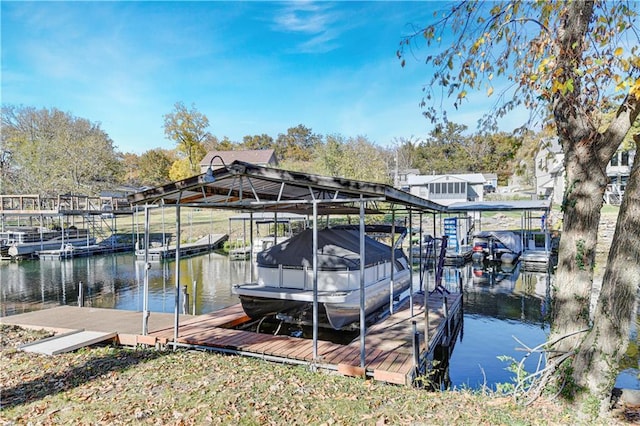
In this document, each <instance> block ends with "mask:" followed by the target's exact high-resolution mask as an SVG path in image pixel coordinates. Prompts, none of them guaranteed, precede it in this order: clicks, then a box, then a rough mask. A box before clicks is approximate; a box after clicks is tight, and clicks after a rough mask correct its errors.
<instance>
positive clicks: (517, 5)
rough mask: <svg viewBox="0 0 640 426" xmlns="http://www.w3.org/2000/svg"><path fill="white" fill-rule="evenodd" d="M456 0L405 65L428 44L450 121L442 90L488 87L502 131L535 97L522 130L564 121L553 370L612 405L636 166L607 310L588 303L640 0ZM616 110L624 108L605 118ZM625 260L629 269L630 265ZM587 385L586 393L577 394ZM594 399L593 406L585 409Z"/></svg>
mask: <svg viewBox="0 0 640 426" xmlns="http://www.w3.org/2000/svg"><path fill="white" fill-rule="evenodd" d="M446 5H447V6H446V8H447V9H446V10H445V11H443V12H442V13H441V14H436V15H435V16H434V21H433V22H431V23H428V24H427V25H425V26H421V27H420V29H419V30H418V31H416V32H415V34H413V35H412V36H409V37H407V38H405V39H403V40H402V41H401V44H400V49H399V50H398V57H399V58H400V59H401V61H402V65H403V66H404V65H405V61H406V59H405V58H406V56H407V54H408V53H409V52H411V54H412V55H415V54H416V51H418V52H419V49H421V48H426V49H428V51H429V53H428V54H427V56H426V63H427V64H428V65H429V66H431V67H432V69H433V71H432V76H431V78H430V80H429V81H428V83H427V84H426V85H425V88H424V93H425V94H424V97H423V100H422V106H423V108H425V110H424V115H425V116H426V117H427V118H429V119H431V120H433V121H439V120H445V121H446V119H447V116H446V110H442V100H443V97H448V98H451V99H452V100H453V105H452V106H453V107H454V108H456V109H458V108H462V107H463V106H464V105H465V100H466V99H467V98H468V95H469V92H470V91H472V90H479V91H481V92H484V93H486V95H488V96H492V97H494V98H497V99H496V102H495V106H494V108H493V109H492V110H491V111H487V116H486V117H485V119H484V120H483V122H482V124H484V126H485V128H487V129H495V128H496V124H497V120H498V119H499V118H501V117H503V116H505V115H506V114H507V113H509V112H510V111H512V110H513V109H515V108H521V107H525V108H526V109H527V110H528V111H530V113H531V116H530V117H531V118H530V121H529V122H527V123H524V125H523V129H526V128H527V127H530V126H531V124H533V122H534V121H535V120H538V121H539V123H540V124H544V125H545V126H548V127H552V128H554V129H555V132H556V133H557V137H558V138H559V141H560V143H561V145H562V147H563V150H564V154H565V157H564V169H565V174H566V189H565V193H564V201H563V205H562V209H563V212H564V219H563V229H562V239H561V243H560V249H559V259H558V267H557V272H556V276H555V285H554V294H553V300H554V303H553V312H552V329H551V330H552V332H551V335H550V337H549V347H548V350H549V351H550V352H549V354H552V356H551V357H550V359H549V368H550V369H555V370H554V372H555V373H556V374H555V375H554V376H553V377H555V378H558V379H564V383H565V384H566V383H574V384H577V387H574V388H571V389H570V388H568V387H565V388H564V389H565V391H569V392H568V394H571V396H572V397H576V396H580V398H578V400H580V401H583V402H592V401H594V399H595V400H597V401H599V404H595V406H598V405H599V406H600V408H601V409H606V408H607V407H608V401H609V395H610V392H611V389H612V387H613V383H614V382H613V381H614V380H615V377H616V375H617V365H618V361H619V360H620V357H621V356H622V355H623V354H624V351H625V348H626V344H627V342H628V337H629V322H630V318H631V314H632V309H633V303H632V302H633V301H634V300H635V294H636V290H637V287H638V284H639V281H640V279H639V278H638V277H640V248H639V245H640V197H639V196H638V190H639V189H638V184H637V182H638V180H640V176H638V175H639V174H640V167H638V165H637V164H636V166H635V167H634V169H633V175H632V176H631V178H630V182H629V185H628V189H627V193H626V194H625V198H624V200H623V205H622V206H621V212H620V217H619V220H618V228H617V229H616V234H615V236H614V241H613V244H612V250H611V254H610V257H609V264H608V266H607V270H606V271H605V278H604V282H603V285H602V291H601V293H600V299H599V302H598V305H597V306H598V308H597V309H595V310H593V311H590V303H589V302H590V300H591V291H592V284H593V276H594V273H593V270H594V267H595V253H596V250H595V249H596V242H597V235H598V234H597V231H598V223H599V220H600V210H601V208H602V205H603V195H604V192H605V189H606V186H607V184H608V178H607V175H606V166H607V163H608V162H609V160H610V159H611V157H612V155H613V154H614V153H615V152H616V150H617V149H618V148H619V146H620V144H621V143H622V141H623V139H624V138H625V137H626V136H627V134H629V133H630V132H631V131H632V126H633V124H634V122H635V121H636V120H637V118H638V113H639V112H640V78H639V76H640V57H639V56H638V49H639V48H640V43H638V27H637V16H638V10H637V8H638V3H635V2H628V1H615V2H614V1H593V0H590V1H553V2H550V1H534V2H530V1H508V2H488V3H484V2H475V1H462V2H455V3H446ZM497 81H500V82H501V83H500V84H498V83H496V82H497ZM505 81H506V82H507V84H502V82H505ZM607 112H613V114H612V116H609V117H610V118H609V119H608V121H605V120H606V119H605V116H606V115H605V114H606V113H607ZM636 163H638V161H636ZM634 241H635V243H634ZM611 256H614V257H613V258H612V257H611ZM615 267H618V268H620V267H623V268H624V273H618V272H617V271H614V270H613V268H615ZM623 299H625V300H623ZM630 302H631V303H630ZM549 371H551V370H549ZM578 389H581V390H585V391H586V392H574V391H576V390H578ZM589 405H590V406H594V404H585V405H584V407H587V406H589Z"/></svg>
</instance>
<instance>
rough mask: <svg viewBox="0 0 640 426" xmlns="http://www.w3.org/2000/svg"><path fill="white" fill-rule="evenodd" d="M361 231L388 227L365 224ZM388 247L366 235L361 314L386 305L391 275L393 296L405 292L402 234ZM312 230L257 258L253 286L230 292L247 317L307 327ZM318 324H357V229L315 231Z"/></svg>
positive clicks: (310, 312)
mask: <svg viewBox="0 0 640 426" xmlns="http://www.w3.org/2000/svg"><path fill="white" fill-rule="evenodd" d="M366 228H367V229H366V231H367V232H376V234H377V235H379V232H380V231H381V229H383V228H384V229H385V230H386V233H387V234H388V235H390V230H391V227H390V226H384V225H383V226H375V225H368V226H367V227H366ZM397 230H398V232H399V233H401V235H400V236H399V238H397V241H396V243H395V245H394V249H393V252H394V253H395V254H394V256H395V258H394V262H393V263H392V248H391V247H390V246H389V245H386V244H384V243H382V242H380V241H377V240H375V239H373V238H371V237H369V236H367V235H365V236H364V239H365V269H364V278H365V297H364V308H365V315H367V316H369V315H370V314H372V313H374V312H377V311H378V310H380V309H382V308H384V307H385V306H388V305H389V299H390V291H391V290H390V283H391V271H392V270H393V294H394V298H396V299H397V298H398V297H399V296H400V294H401V293H402V292H403V291H405V290H407V289H408V288H409V284H410V271H409V262H408V259H407V257H406V255H405V254H404V252H403V251H402V249H400V248H398V247H401V244H402V240H403V238H404V236H405V235H406V229H404V228H399V227H398V228H397ZM312 247H313V230H312V229H307V230H305V231H303V232H301V233H299V234H297V235H295V236H293V237H291V238H290V239H288V240H287V241H284V242H282V243H279V244H277V245H275V246H273V247H271V248H270V249H267V250H265V251H263V252H261V253H259V254H258V256H257V259H256V263H257V282H255V283H249V284H241V285H236V286H234V287H233V290H232V291H233V293H234V294H237V295H238V296H239V297H240V301H241V302H242V307H243V308H244V310H245V312H246V313H247V315H248V316H250V317H251V318H262V317H265V316H269V315H277V314H280V315H279V317H280V318H284V319H287V320H289V321H290V322H301V323H311V321H312V316H313V301H314V294H313V284H314V270H313V258H314V253H313V249H312ZM316 256H317V268H318V270H317V273H318V287H317V294H318V299H317V301H318V307H319V312H318V319H319V325H321V326H327V327H331V328H333V329H336V330H339V329H344V328H348V327H349V326H351V325H353V324H354V323H356V322H358V321H359V319H360V260H361V259H360V232H359V227H358V226H342V227H335V228H326V229H322V230H318V251H317V253H316Z"/></svg>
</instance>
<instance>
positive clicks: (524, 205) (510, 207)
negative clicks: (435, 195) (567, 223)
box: [448, 200, 551, 212]
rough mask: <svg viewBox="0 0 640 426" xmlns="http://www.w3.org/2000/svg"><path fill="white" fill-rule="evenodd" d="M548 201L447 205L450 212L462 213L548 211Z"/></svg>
mask: <svg viewBox="0 0 640 426" xmlns="http://www.w3.org/2000/svg"><path fill="white" fill-rule="evenodd" d="M550 208H551V201H550V200H516V201H471V202H465V203H454V204H451V205H449V208H448V210H449V211H450V212H463V211H465V212H466V211H478V212H482V211H489V212H490V211H515V210H520V211H522V210H549V209H550Z"/></svg>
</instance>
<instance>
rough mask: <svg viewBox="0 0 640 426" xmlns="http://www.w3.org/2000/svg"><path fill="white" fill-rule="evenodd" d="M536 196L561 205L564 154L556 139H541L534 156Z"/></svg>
mask: <svg viewBox="0 0 640 426" xmlns="http://www.w3.org/2000/svg"><path fill="white" fill-rule="evenodd" d="M535 179H536V194H537V195H538V198H541V199H550V200H551V201H552V202H553V203H557V204H561V203H562V197H563V194H564V152H563V151H562V147H561V146H560V142H559V141H558V138H549V139H543V140H542V141H540V148H539V149H538V152H537V154H536V156H535Z"/></svg>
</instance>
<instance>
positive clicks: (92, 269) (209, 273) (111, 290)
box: [0, 253, 638, 389]
mask: <svg viewBox="0 0 640 426" xmlns="http://www.w3.org/2000/svg"><path fill="white" fill-rule="evenodd" d="M151 265H152V267H151V269H150V270H149V310H150V311H151V312H174V303H175V261H165V262H159V263H155V262H154V263H152V264H151ZM252 268H253V265H252V264H251V263H250V262H248V261H230V260H229V259H228V258H227V257H226V256H221V255H219V254H215V253H210V254H206V255H201V256H196V257H191V258H187V259H182V260H181V261H180V273H181V283H180V287H181V288H182V287H183V286H187V289H188V290H187V291H188V293H189V294H190V295H191V296H190V301H189V306H188V307H186V309H187V311H188V313H195V314H203V313H207V312H212V311H215V310H218V309H221V308H223V307H226V306H229V305H232V304H235V303H238V302H239V300H238V298H237V297H236V296H234V295H233V294H232V293H231V286H232V285H233V284H237V283H243V282H249V281H250V280H251V274H252ZM552 278H553V277H551V276H549V274H547V273H539V272H525V271H521V270H520V269H519V268H518V267H516V268H515V269H514V270H512V271H508V272H505V271H501V270H495V271H491V270H488V271H487V270H480V269H477V268H474V267H473V265H472V264H466V265H464V266H462V267H457V268H453V267H449V268H446V269H445V271H444V277H443V284H444V285H445V286H446V287H448V288H449V289H450V290H451V291H457V290H458V289H459V288H460V287H462V289H463V292H464V298H463V309H464V311H463V312H464V320H463V326H462V331H461V333H460V335H459V336H458V340H457V343H456V346H455V349H454V351H453V355H452V357H451V359H450V362H449V369H448V379H449V383H450V386H451V387H456V388H461V387H468V388H473V389H478V388H481V387H482V386H487V387H489V388H493V389H495V386H496V384H498V383H505V382H509V381H511V379H512V377H513V374H512V373H511V372H509V371H507V367H508V363H507V362H504V361H501V360H500V359H498V357H499V356H507V357H512V358H514V359H516V360H518V361H519V360H520V359H521V358H522V357H523V356H524V352H522V351H519V350H517V349H516V348H518V347H520V346H521V344H520V343H518V342H517V341H516V340H515V339H514V338H517V339H519V340H520V341H521V342H522V343H524V344H526V345H527V346H529V347H535V346H537V345H539V344H541V343H543V342H544V341H545V339H546V336H547V333H548V329H549V327H548V323H547V321H546V318H547V315H548V307H549V288H550V284H551V281H552ZM194 281H195V282H196V286H195V291H194V286H193V283H194ZM419 281H420V280H419V277H418V274H416V276H415V279H414V286H416V287H418V286H420V284H419ZM80 282H82V283H83V288H84V299H85V306H93V307H99V308H115V309H125V310H135V311H141V310H142V304H143V287H144V263H143V262H140V261H136V259H135V257H134V256H133V255H132V254H123V253H121V254H109V255H101V256H93V257H85V258H74V259H67V260H63V261H44V260H42V261H38V260H34V261H22V262H0V283H1V285H0V290H1V302H2V303H1V306H2V310H1V314H2V316H8V315H14V314H18V313H22V312H27V311H32V310H38V309H46V308H48V307H51V306H56V305H60V304H62V305H77V303H78V287H79V283H80ZM422 283H423V284H422V285H424V286H425V287H426V288H428V289H431V288H433V285H434V284H433V283H434V277H433V272H432V271H431V272H428V273H427V274H426V275H425V276H424V277H423V280H422ZM193 294H195V298H194V297H193ZM181 309H182V307H181ZM152 315H153V313H152ZM634 333H635V328H634ZM634 335H635V334H634ZM634 341H635V340H634ZM634 362H635V365H634ZM536 363H537V358H535V357H532V358H531V359H530V360H528V362H527V364H526V365H525V367H526V368H527V370H528V371H533V370H535V368H536ZM628 365H629V370H628V371H629V373H628V374H626V375H623V378H624V380H626V381H625V384H629V382H633V383H631V385H629V386H627V387H634V386H635V387H638V386H637V382H638V380H637V377H636V376H635V373H636V371H637V370H636V368H637V359H631V360H629V362H628ZM634 380H635V381H634Z"/></svg>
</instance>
